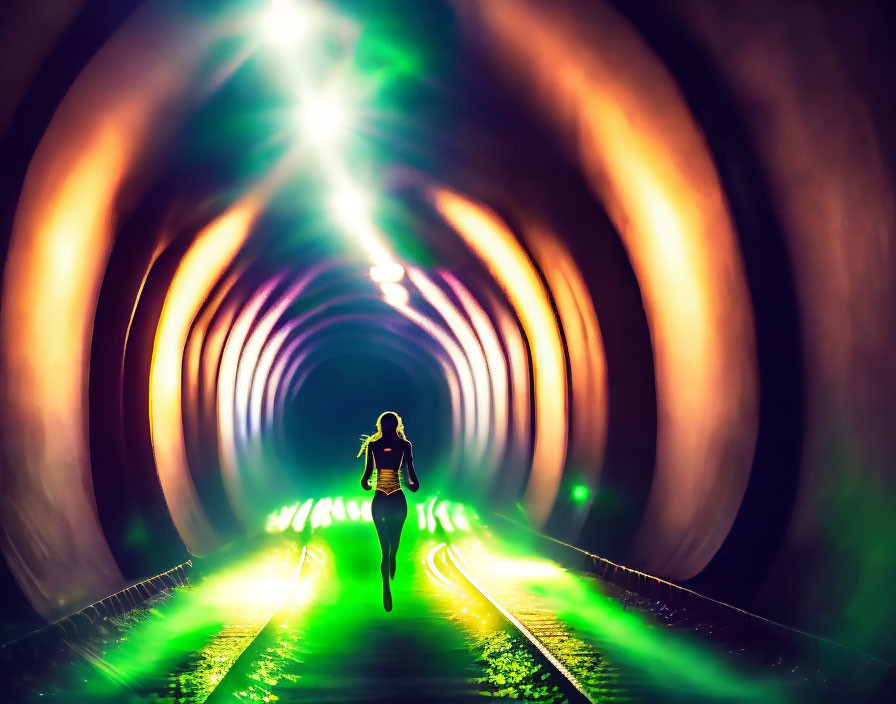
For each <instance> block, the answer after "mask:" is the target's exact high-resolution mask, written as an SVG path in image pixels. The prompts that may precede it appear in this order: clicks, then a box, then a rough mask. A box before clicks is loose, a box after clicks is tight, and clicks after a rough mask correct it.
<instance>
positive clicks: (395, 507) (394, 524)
mask: <svg viewBox="0 0 896 704" xmlns="http://www.w3.org/2000/svg"><path fill="white" fill-rule="evenodd" d="M392 497H395V500H394V501H393V502H392V505H391V506H390V511H389V576H390V577H391V578H392V579H395V556H396V555H397V554H398V543H399V541H400V540H401V529H402V528H403V527H404V522H405V519H406V518H407V517H408V501H407V499H406V498H405V496H404V492H403V491H396V492H395V493H394V494H389V498H390V499H391V498H392Z"/></svg>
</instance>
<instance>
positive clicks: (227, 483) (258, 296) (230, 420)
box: [218, 252, 279, 527]
mask: <svg viewBox="0 0 896 704" xmlns="http://www.w3.org/2000/svg"><path fill="white" fill-rule="evenodd" d="M234 253H235V252H234ZM278 283H279V279H278V278H274V279H272V280H270V281H268V282H267V283H266V284H265V285H264V286H262V287H261V289H260V290H258V291H257V292H256V293H255V294H254V295H253V296H252V298H251V299H250V300H249V301H248V302H247V303H246V305H244V306H243V308H242V310H241V311H240V313H239V315H237V317H236V321H235V322H234V324H233V327H232V328H231V329H230V332H229V333H228V335H227V342H225V343H224V350H223V352H222V353H221V362H220V364H221V370H220V375H219V377H218V455H219V461H220V462H221V477H222V479H223V480H224V488H225V489H226V491H227V498H228V500H229V501H230V506H231V508H233V510H234V512H235V514H236V516H237V518H239V519H240V520H241V521H242V522H243V525H245V526H247V527H248V526H249V525H251V522H250V519H249V516H248V508H247V505H246V487H245V483H244V481H243V477H242V476H241V475H240V463H239V456H238V446H237V440H238V432H239V431H238V428H239V426H240V424H241V423H240V422H239V420H238V414H239V415H240V417H242V416H243V410H242V409H244V408H245V404H244V403H240V401H243V399H239V401H238V398H239V396H238V395H244V396H245V397H248V395H249V391H248V386H247V385H245V386H246V388H245V392H244V394H240V389H239V388H238V384H239V374H238V372H239V368H240V360H241V359H242V354H243V351H244V349H245V344H246V338H247V337H248V335H249V331H250V329H251V327H252V324H253V323H254V322H255V318H256V316H257V315H258V313H259V311H260V310H261V308H262V306H264V304H265V303H266V302H267V300H268V298H270V296H271V293H272V292H273V291H274V288H275V287H276V286H277V284H278Z"/></svg>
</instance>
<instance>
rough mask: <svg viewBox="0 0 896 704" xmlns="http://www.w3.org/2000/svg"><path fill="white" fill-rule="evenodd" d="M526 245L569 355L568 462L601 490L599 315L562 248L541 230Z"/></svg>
mask: <svg viewBox="0 0 896 704" xmlns="http://www.w3.org/2000/svg"><path fill="white" fill-rule="evenodd" d="M526 242H527V244H528V245H529V249H530V251H531V252H532V256H533V257H534V258H535V259H536V261H538V263H539V264H540V265H541V270H542V271H543V272H544V276H545V279H547V282H548V286H550V288H551V295H552V296H553V297H554V302H555V303H556V305H557V314H558V316H559V317H560V327H561V328H562V329H563V337H564V340H565V341H566V350H567V354H568V355H569V375H570V380H569V387H570V399H569V405H570V416H571V421H572V423H571V425H572V432H571V435H572V437H571V439H570V443H569V459H568V462H569V463H570V464H571V465H572V468H573V469H574V470H575V471H577V472H578V471H581V472H583V473H584V474H585V476H587V477H588V479H589V481H590V482H591V483H592V485H593V486H597V483H598V479H599V478H600V469H601V464H602V461H603V451H604V442H605V440H606V436H607V360H606V356H605V353H604V343H603V339H601V335H600V328H599V327H598V322H597V314H596V313H595V311H594V304H593V303H592V301H591V296H590V295H589V293H588V289H587V287H586V285H585V282H584V280H583V279H582V274H581V273H580V272H579V270H578V267H576V264H575V262H574V261H573V259H572V257H571V256H570V254H569V251H568V250H567V249H566V247H565V246H564V245H563V243H562V242H561V241H560V240H559V239H558V238H557V237H555V236H554V235H553V234H550V233H548V232H547V231H544V230H542V229H541V228H530V231H529V232H527V236H526ZM580 515H581V516H583V517H584V513H580Z"/></svg>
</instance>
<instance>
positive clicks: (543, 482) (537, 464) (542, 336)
mask: <svg viewBox="0 0 896 704" xmlns="http://www.w3.org/2000/svg"><path fill="white" fill-rule="evenodd" d="M433 197H434V200H435V204H436V207H437V208H438V210H439V212H441V214H442V216H443V217H444V218H445V219H446V220H447V221H448V223H449V224H451V226H452V227H454V229H455V230H457V232H458V234H460V235H461V237H463V239H464V240H465V241H466V243H467V245H468V246H469V247H470V249H471V250H473V252H474V253H475V254H476V255H477V256H478V257H479V258H480V259H482V261H483V262H484V263H485V265H486V266H487V267H488V269H489V271H490V272H491V273H492V275H493V276H494V277H495V279H496V280H497V282H498V284H499V285H500V286H501V288H502V289H503V290H504V292H505V293H506V294H507V296H508V298H509V299H510V300H511V301H512V302H513V306H514V308H515V309H516V313H517V315H518V316H519V319H520V322H521V323H522V326H523V329H524V330H525V333H526V337H527V338H528V341H529V345H530V348H531V350H532V369H533V375H534V377H535V378H534V382H535V384H534V387H535V447H534V449H533V451H532V473H531V474H530V477H529V483H528V485H527V486H526V491H525V494H524V496H523V500H524V502H525V504H526V506H527V508H528V509H530V511H531V518H532V520H533V521H534V522H535V523H536V524H538V525H543V524H544V522H545V521H546V520H547V518H548V515H549V514H550V511H551V508H552V506H553V504H554V499H555V498H556V497H557V490H558V488H559V485H560V477H561V475H562V473H563V466H564V462H565V458H566V440H567V438H566V433H567V428H568V425H569V419H568V416H567V406H566V362H565V358H564V356H563V344H562V342H561V340H560V331H559V330H558V329H557V323H556V321H555V320H554V312H553V310H552V308H551V302H550V299H549V298H548V293H547V291H546V290H545V288H544V286H543V285H542V283H541V280H540V279H539V278H538V274H537V272H536V271H535V268H534V267H533V266H532V262H531V261H530V260H529V259H528V257H527V256H526V253H525V252H524V251H523V249H522V247H520V245H519V242H517V240H516V238H515V237H514V236H513V234H512V233H511V232H510V230H509V229H508V228H507V226H506V225H504V223H502V222H501V221H500V220H499V219H498V217H497V216H496V215H495V214H494V213H492V212H491V211H489V210H488V209H486V208H485V207H483V206H479V205H475V204H474V203H472V202H470V201H468V200H466V199H464V198H461V197H460V196H458V195H456V194H454V193H452V192H450V191H448V190H444V189H440V190H436V191H434V193H433Z"/></svg>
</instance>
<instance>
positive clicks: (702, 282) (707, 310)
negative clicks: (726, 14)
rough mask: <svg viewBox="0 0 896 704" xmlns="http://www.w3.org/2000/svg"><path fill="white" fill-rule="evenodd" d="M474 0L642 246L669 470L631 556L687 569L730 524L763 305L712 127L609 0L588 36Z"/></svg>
mask: <svg viewBox="0 0 896 704" xmlns="http://www.w3.org/2000/svg"><path fill="white" fill-rule="evenodd" d="M463 7H464V10H465V12H464V19H465V21H467V22H468V23H469V26H470V28H471V30H473V28H475V33H476V34H477V35H480V36H484V37H488V43H487V46H488V48H489V50H490V51H494V52H495V53H496V54H497V56H498V58H499V61H497V62H496V63H497V64H498V65H500V66H502V67H503V68H504V69H505V70H507V72H508V75H509V76H512V77H522V76H525V84H524V85H521V88H522V89H523V90H525V91H527V92H529V93H531V95H532V99H533V100H535V101H537V102H538V103H539V104H540V105H541V107H542V109H543V110H544V112H545V114H546V115H547V116H548V117H549V119H551V120H552V121H553V123H554V124H555V125H556V127H557V129H558V130H559V131H560V133H561V134H562V136H563V137H564V138H565V139H566V140H567V144H568V148H569V150H570V152H571V153H573V154H575V155H576V156H577V157H578V158H579V159H580V160H581V163H582V168H583V170H584V172H585V173H586V174H587V176H588V178H589V180H590V183H591V186H592V189H593V191H594V193H595V194H596V195H597V197H599V198H600V200H601V201H602V202H603V204H604V206H605V208H606V209H607V212H608V214H609V216H610V218H611V219H612V221H613V223H614V224H615V226H616V228H617V230H618V232H619V234H620V236H621V238H622V242H623V244H624V246H625V248H626V250H627V252H628V254H629V257H630V259H631V262H632V266H633V268H634V271H635V274H636V276H637V278H638V282H639V285H640V287H641V291H642V294H643V297H644V307H645V312H646V314H647V319H648V324H649V328H650V334H651V341H652V344H653V349H654V359H655V366H656V380H657V405H658V412H659V417H658V428H657V446H658V447H657V465H656V471H655V472H654V481H653V485H652V487H651V491H650V496H649V499H648V504H647V507H646V510H645V514H644V518H643V520H642V523H641V526H640V528H639V530H638V533H637V535H636V536H635V539H634V543H633V546H632V556H631V557H632V559H633V560H635V561H636V563H637V564H639V565H640V566H642V567H643V568H645V569H647V570H649V571H651V572H654V573H657V574H662V575H664V576H668V577H672V578H677V579H687V578H689V577H692V576H694V575H695V574H696V573H698V572H699V571H700V570H701V569H702V568H703V567H704V566H705V565H706V564H707V562H708V561H709V560H710V559H711V557H712V556H713V554H714V553H715V551H716V550H717V549H718V547H719V546H720V545H721V543H722V541H723V540H724V538H725V536H726V535H727V533H728V531H729V530H730V527H731V524H732V523H733V521H734V517H735V515H736V513H737V510H738V507H739V506H740V502H741V500H742V498H743V493H744V490H745V488H746V483H747V479H748V477H749V472H750V465H751V461H752V454H753V449H754V444H755V439H756V431H757V424H758V421H757V388H758V379H757V370H756V359H755V332H754V326H753V318H752V311H751V304H750V299H749V294H748V291H747V287H746V282H745V277H744V272H743V269H742V265H741V262H740V258H739V257H740V255H739V251H738V246H737V240H736V237H735V234H734V227H733V224H732V222H731V219H730V217H729V213H728V210H727V204H726V202H725V198H724V195H723V193H722V188H721V185H720V183H719V178H718V174H717V173H716V170H715V167H714V165H713V161H712V157H711V155H710V153H709V150H708V148H707V145H706V141H705V139H704V137H703V135H702V133H701V132H700V129H699V128H698V126H697V125H696V124H695V122H694V118H693V116H692V115H691V114H690V112H689V110H688V107H687V105H686V103H685V100H684V98H683V97H682V95H681V92H680V90H679V89H678V87H677V86H676V85H675V83H674V81H673V79H672V77H671V76H670V75H669V74H668V72H667V71H666V69H665V68H664V67H663V66H662V64H661V63H660V61H659V60H658V59H657V57H656V56H655V55H654V54H653V53H652V52H651V50H650V48H649V47H648V45H647V44H646V43H645V42H644V41H643V39H641V37H639V36H638V35H637V34H636V32H635V31H634V30H633V28H632V27H631V26H630V25H628V24H627V23H626V21H625V20H624V19H623V18H622V17H621V16H620V15H619V14H618V13H617V12H615V11H614V10H613V9H612V8H610V7H608V6H606V5H599V6H594V7H593V8H592V10H593V13H594V14H592V19H593V20H594V21H593V22H591V23H589V31H588V33H587V35H586V32H584V31H583V30H582V27H581V26H580V25H578V24H577V23H576V21H575V18H574V17H573V16H572V15H571V14H569V13H564V12H552V14H551V15H550V21H549V22H548V21H546V15H545V14H544V13H545V12H547V10H546V9H545V7H544V6H543V5H542V4H540V3H536V2H532V1H531V0H518V1H515V2H512V3H510V2H488V3H464V5H463ZM621 62H624V64H625V66H626V70H625V71H620V70H619V65H620V63H621ZM721 390H724V393H722V392H721Z"/></svg>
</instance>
